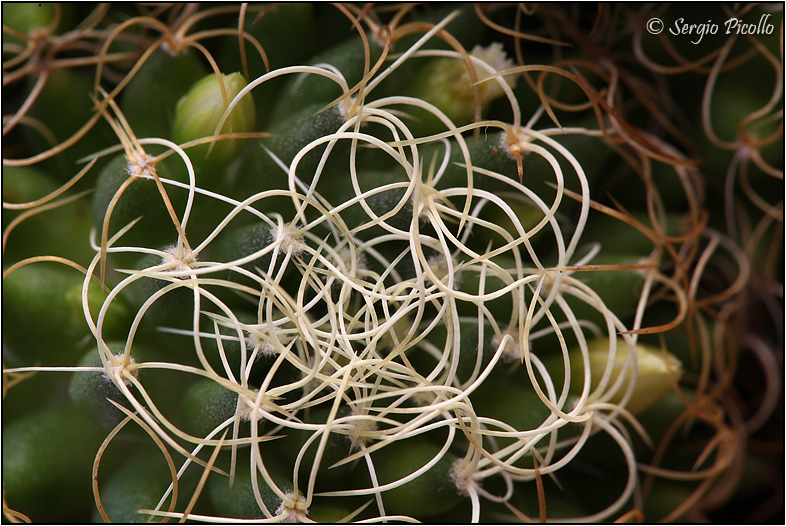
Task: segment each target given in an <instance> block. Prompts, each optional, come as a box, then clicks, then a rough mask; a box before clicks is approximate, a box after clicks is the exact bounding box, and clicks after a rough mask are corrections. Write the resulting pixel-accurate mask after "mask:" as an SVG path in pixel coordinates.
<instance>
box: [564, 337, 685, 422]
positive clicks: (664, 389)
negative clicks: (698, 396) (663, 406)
mask: <svg viewBox="0 0 786 526" xmlns="http://www.w3.org/2000/svg"><path fill="white" fill-rule="evenodd" d="M609 347H610V341H609V340H608V338H599V339H596V340H592V341H590V342H588V343H587V349H588V351H589V362H590V374H591V375H592V379H591V385H592V389H595V388H596V387H597V386H598V384H599V382H600V379H601V377H602V376H603V373H604V371H605V369H606V365H607V363H608V361H609ZM634 349H635V352H636V359H637V362H638V366H637V374H636V386H635V387H634V389H633V393H632V394H631V397H630V400H628V403H627V404H626V406H625V407H626V408H627V409H628V411H630V412H631V413H633V414H639V413H641V412H643V411H644V410H645V409H647V408H648V407H650V406H651V405H652V404H654V403H655V402H657V401H658V400H660V399H661V397H663V396H664V395H665V394H666V393H668V392H669V391H670V390H671V389H672V387H673V385H674V382H676V381H677V380H679V379H680V377H681V376H682V373H683V369H682V363H681V362H680V361H679V360H678V359H677V358H676V357H675V356H674V355H673V354H671V353H669V352H666V351H663V350H661V349H659V348H655V347H651V346H648V345H642V344H640V343H637V344H636V345H635V346H634ZM628 350H629V347H628V344H627V343H626V342H625V340H624V339H622V338H618V339H617V350H616V353H615V355H614V364H613V365H612V371H611V377H610V381H609V382H608V383H607V384H606V385H607V386H609V387H610V386H612V385H614V383H615V382H616V381H617V379H618V378H619V376H620V374H621V373H622V372H623V367H624V368H625V369H624V371H625V382H624V384H623V385H622V388H621V389H620V390H619V392H618V394H617V395H616V396H615V397H614V398H613V399H612V400H611V401H612V402H615V403H616V402H619V401H620V399H621V398H622V396H623V394H624V393H625V392H626V391H627V386H628V382H630V380H631V377H632V375H633V368H632V367H631V366H630V364H628V366H627V367H626V361H627V358H628ZM571 369H572V372H571V375H572V376H573V380H574V381H577V380H580V379H581V377H583V366H582V362H581V356H580V355H579V354H578V353H577V352H576V353H572V356H571Z"/></svg>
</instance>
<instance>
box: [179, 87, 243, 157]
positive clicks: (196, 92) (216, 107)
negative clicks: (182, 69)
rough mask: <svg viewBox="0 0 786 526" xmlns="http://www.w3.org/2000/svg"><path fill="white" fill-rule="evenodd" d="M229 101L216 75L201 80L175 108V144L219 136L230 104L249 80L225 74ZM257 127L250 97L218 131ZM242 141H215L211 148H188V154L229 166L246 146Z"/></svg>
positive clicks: (240, 104)
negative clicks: (219, 125)
mask: <svg viewBox="0 0 786 526" xmlns="http://www.w3.org/2000/svg"><path fill="white" fill-rule="evenodd" d="M222 79H223V83H224V89H225V90H226V100H224V97H223V96H222V93H221V86H220V84H219V80H218V77H216V75H214V74H212V73H211V74H210V75H207V76H206V77H204V78H202V79H201V80H200V81H198V82H197V83H196V84H194V85H193V86H192V87H191V89H190V90H189V91H188V93H186V94H185V95H184V96H183V97H181V98H180V100H179V101H178V102H177V106H176V107H175V141H177V142H178V143H181V144H182V143H184V142H187V141H192V140H195V139H199V138H202V137H210V136H213V135H214V134H215V133H216V127H217V126H218V124H219V121H220V120H221V116H222V115H223V114H224V111H225V110H226V108H227V106H228V104H229V103H230V102H231V101H232V99H233V98H234V97H235V96H236V95H237V94H238V93H240V91H241V90H242V89H243V88H244V87H246V84H247V83H246V81H245V79H244V78H243V75H241V74H240V73H231V74H229V75H222ZM255 124H256V108H255V106H254V100H253V99H252V97H251V94H250V93H249V94H247V95H246V96H245V97H243V98H242V99H241V100H240V101H239V102H238V104H237V105H236V106H235V108H234V109H233V110H232V113H231V115H230V117H229V118H228V119H226V120H225V122H224V125H223V126H222V127H221V130H220V131H219V132H218V133H220V134H225V133H230V132H232V133H243V132H249V131H252V130H253V129H254V126H255ZM243 143H244V141H243V140H240V139H228V140H221V141H215V143H214V144H213V147H212V149H210V145H209V144H205V145H202V146H199V147H196V148H189V149H188V150H187V153H188V154H189V156H190V157H191V159H193V160H195V161H202V160H203V159H207V160H208V161H209V162H211V163H227V162H229V161H231V160H232V159H234V158H235V157H236V156H237V155H238V153H240V150H241V149H242V147H243Z"/></svg>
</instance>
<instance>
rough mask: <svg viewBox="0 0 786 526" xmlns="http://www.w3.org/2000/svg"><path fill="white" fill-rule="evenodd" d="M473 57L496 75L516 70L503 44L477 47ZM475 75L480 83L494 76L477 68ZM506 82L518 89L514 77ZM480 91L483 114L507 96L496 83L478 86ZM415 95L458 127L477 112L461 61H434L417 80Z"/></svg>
mask: <svg viewBox="0 0 786 526" xmlns="http://www.w3.org/2000/svg"><path fill="white" fill-rule="evenodd" d="M470 55H471V56H473V57H476V58H479V59H481V60H483V61H484V62H486V63H487V64H488V65H489V66H491V67H492V68H494V71H502V70H504V69H508V68H511V67H513V61H512V60H511V59H509V58H508V57H507V56H506V54H505V50H504V49H503V48H502V44H500V43H498V42H495V43H492V44H490V45H489V46H487V47H482V46H479V45H478V46H475V47H474V48H473V49H472V51H471V52H470ZM475 72H476V73H477V76H478V80H483V79H485V78H488V77H489V76H490V75H491V73H489V72H488V71H487V70H486V69H484V68H482V67H481V66H478V65H475ZM504 80H505V82H507V83H508V85H509V86H511V87H514V86H515V83H516V80H515V77H513V76H507V77H504ZM478 88H479V91H480V105H481V110H483V109H485V108H486V107H488V105H489V104H491V102H492V101H493V100H495V99H497V98H499V97H500V96H502V95H503V94H504V90H503V88H502V86H501V85H500V83H499V81H498V80H495V79H491V80H488V81H486V82H482V83H480V84H478ZM412 94H413V95H414V96H415V97H418V98H421V99H423V100H426V101H428V102H430V103H432V104H434V105H435V106H436V107H438V108H439V109H440V110H442V111H443V112H444V113H445V115H447V116H448V117H450V119H451V120H452V121H453V122H454V123H456V124H457V125H461V124H465V123H467V122H469V121H470V120H472V118H473V115H474V112H475V99H474V89H473V86H472V80H471V77H470V75H469V70H468V69H467V65H466V64H465V63H464V61H462V60H460V59H456V58H439V59H436V60H434V61H433V62H432V63H431V64H429V65H428V66H427V67H426V68H424V70H423V71H422V72H421V74H420V75H419V76H418V80H417V81H416V84H415V86H414V88H413V91H412Z"/></svg>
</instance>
